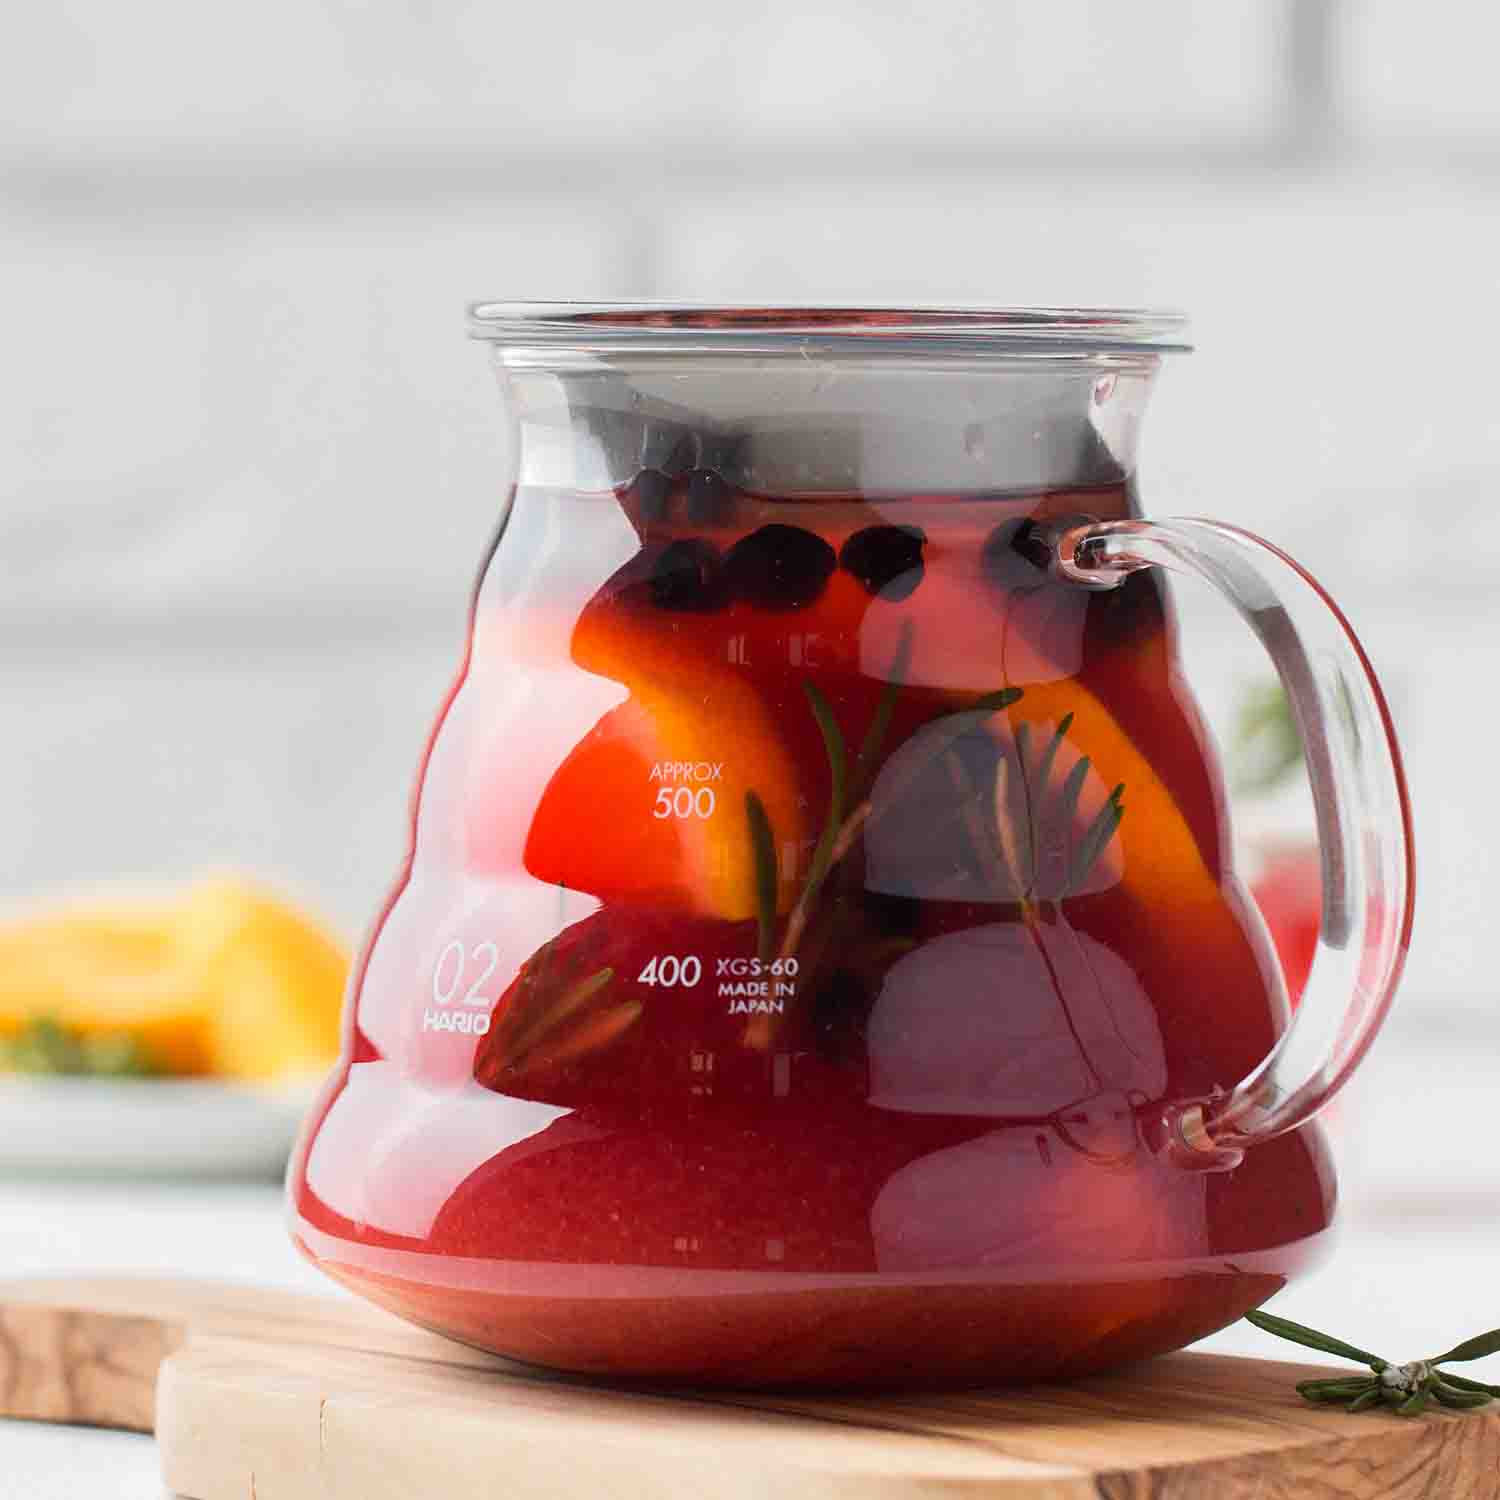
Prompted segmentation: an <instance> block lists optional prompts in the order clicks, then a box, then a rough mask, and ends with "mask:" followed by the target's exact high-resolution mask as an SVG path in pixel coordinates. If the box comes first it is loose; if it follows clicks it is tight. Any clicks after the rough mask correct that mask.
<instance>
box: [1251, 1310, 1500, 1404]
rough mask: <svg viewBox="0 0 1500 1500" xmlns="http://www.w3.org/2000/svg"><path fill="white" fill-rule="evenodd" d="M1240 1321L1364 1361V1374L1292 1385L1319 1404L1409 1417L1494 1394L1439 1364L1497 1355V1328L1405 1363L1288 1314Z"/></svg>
mask: <svg viewBox="0 0 1500 1500" xmlns="http://www.w3.org/2000/svg"><path fill="white" fill-rule="evenodd" d="M1245 1321H1246V1322H1247V1323H1251V1324H1253V1325H1254V1326H1255V1327H1256V1328H1259V1329H1260V1330H1261V1331H1262V1332H1263V1333H1270V1334H1274V1335H1275V1336H1276V1337H1277V1338H1279V1339H1286V1340H1287V1341H1288V1342H1290V1343H1293V1344H1301V1345H1302V1346H1303V1348H1305V1349H1316V1350H1318V1351H1319V1352H1320V1353H1322V1354H1336V1355H1338V1357H1339V1358H1340V1359H1352V1360H1354V1361H1355V1362H1356V1363H1357V1364H1362V1365H1368V1366H1369V1367H1370V1370H1371V1373H1370V1374H1369V1375H1350V1376H1334V1377H1332V1378H1329V1379H1322V1380H1303V1381H1299V1382H1298V1384H1297V1393H1298V1395H1300V1396H1301V1397H1302V1398H1303V1400H1305V1401H1312V1402H1316V1403H1319V1404H1323V1405H1338V1406H1343V1407H1344V1408H1345V1409H1346V1410H1348V1411H1355V1412H1358V1411H1368V1410H1370V1409H1371V1408H1372V1407H1376V1406H1386V1407H1390V1408H1392V1409H1394V1411H1395V1413H1396V1415H1397V1416H1399V1417H1415V1416H1417V1415H1419V1414H1420V1413H1421V1412H1424V1411H1426V1410H1427V1408H1428V1406H1429V1405H1431V1404H1432V1403H1433V1402H1436V1403H1437V1404H1438V1405H1439V1406H1446V1407H1450V1408H1451V1409H1453V1410H1455V1411H1464V1410H1467V1409H1469V1408H1472V1407H1476V1406H1487V1405H1488V1404H1489V1403H1490V1402H1491V1401H1492V1400H1494V1399H1495V1398H1496V1397H1497V1396H1500V1386H1496V1385H1486V1384H1485V1383H1484V1382H1483V1381H1482V1380H1470V1379H1469V1378H1468V1377H1467V1376H1464V1375H1455V1374H1454V1373H1453V1372H1452V1371H1451V1370H1445V1369H1443V1368H1441V1367H1442V1366H1443V1365H1445V1364H1448V1363H1449V1362H1450V1361H1455V1360H1456V1361H1464V1360H1470V1359H1483V1358H1485V1356H1486V1355H1490V1354H1500V1328H1492V1329H1490V1330H1489V1332H1488V1333H1480V1334H1476V1335H1475V1336H1474V1337H1473V1338H1471V1339H1465V1340H1464V1341H1463V1343H1461V1344H1455V1345H1454V1346H1453V1348H1451V1349H1450V1350H1448V1352H1447V1353H1446V1354H1439V1355H1437V1356H1435V1357H1434V1358H1432V1359H1416V1360H1412V1361H1411V1362H1410V1363H1409V1364H1404V1365H1397V1364H1392V1363H1391V1361H1390V1360H1387V1359H1382V1358H1381V1357H1380V1356H1379V1355H1378V1354H1371V1353H1370V1351H1369V1350H1368V1349H1356V1348H1355V1347H1354V1345H1353V1344H1346V1343H1345V1342H1344V1341H1343V1340H1342V1339H1336V1338H1334V1337H1333V1335H1332V1334H1327V1333H1319V1332H1318V1330H1317V1329H1316V1328H1309V1327H1307V1325H1306V1324H1304V1323H1294V1322H1292V1320H1291V1319H1290V1318H1278V1317H1277V1316H1276V1315H1275V1314H1274V1313H1267V1312H1250V1313H1246V1314H1245Z"/></svg>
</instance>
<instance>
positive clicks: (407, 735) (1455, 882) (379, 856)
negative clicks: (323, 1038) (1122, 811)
mask: <svg viewBox="0 0 1500 1500" xmlns="http://www.w3.org/2000/svg"><path fill="white" fill-rule="evenodd" d="M0 24H3V25H4V26H5V28H6V29H7V30H8V31H9V33H10V35H9V38H8V40H7V41H6V42H5V45H3V46H0V92H3V97H4V99H5V110H4V120H3V124H0V223H3V229H0V234H3V245H4V251H5V253H4V270H3V273H0V297H3V328H4V343H3V354H0V360H3V368H4V374H3V380H4V400H3V403H0V455H3V457H0V476H3V484H4V487H5V493H6V504H5V506H4V508H3V513H0V652H3V657H0V694H3V697H0V701H3V703H4V708H5V721H4V722H5V733H4V734H3V735H0V830H3V835H4V840H5V852H6V857H5V859H4V860H3V862H0V896H4V897H7V898H11V899H22V898H28V897H32V896H35V895H38V894H40V893H43V892H45V891H48V890H51V889H53V888H54V887H56V886H58V885H60V884H76V883H79V882H90V881H93V880H97V879H101V878H106V877H111V876H114V875H134V874H138V873H141V872H147V873H150V874H161V875H176V874H184V875H185V874H187V873H189V872H191V871H193V870H196V869H199V868H201V867H203V866H205V865H209V866H222V865H237V866H241V867H246V868H249V869H251V870H255V871H259V872H260V873H262V874H264V875H266V876H269V877H271V878H272V879H274V880H275V881H277V882H278V883H279V884H281V885H283V886H285V887H287V888H289V889H291V890H293V891H295V892H300V893H301V894H303V895H304V896H306V897H308V898H309V899H311V900H312V901H313V902H314V903H315V904H316V905H317V906H319V907H320V908H321V909H322V910H324V911H326V912H328V913H329V914H330V915H331V916H332V917H333V918H334V919H335V921H336V922H338V923H339V924H340V925H341V926H342V927H343V929H344V930H345V932H346V933H347V934H348V935H350V936H351V937H352V936H354V935H355V934H357V932H358V931H359V929H360V928H361V926H362V925H363V923H364V922H365V921H366V919H367V918H368V917H369V915H370V914H371V913H372V912H373V910H374V908H375V905H376V903H377V901H378V899H379V897H380V895H381V894H382V892H383V890H384V888H385V886H386V884H387V883H388V881H389V880H390V879H391V877H392V875H393V874H394V872H395V870H396V867H397V864H398V861H399V858H400V854H401V850H402V844H403V839H404V834H405V815H406V802H407V797H408V794H409V790H410V781H411V776H412V771H413V768H414V765H415V762H416V757H417V754H418V751H419V748H420V746H421V744H422V741H423V738H424V736H425V734H426V731H427V727H428V724H429V721H430V719H431V717H432V714H433V712H434V710H435V708H436V706H437V704H438V702H439V700H440V698H441V695H442V693H443V690H444V688H445V686H446V683H447V681H448V679H449V677H450V675H451V673H452V671H453V670H454V668H455V666H456V664H457V662H458V659H459V653H460V648H461V640H462V625H463V616H464V611H465V607H466V599H467V593H468V589H469V586H470V581H471V577H472V574H473V571H474V569H475V567H476V565H477V563H478V562H479V560H480V558H481V555H482V553H483V551H484V548H485V544H486V541H487V539H488V536H489V534H490V530H491V527H492V524H493V521H494V518H495V515H496V510H497V506H498V504H499V502H500V499H501V495H502V485H503V479H504V473H505V464H504V453H503V449H502V442H503V437H502V430H501V422H500V407H499V401H498V397H497V395H496V392H495V390H494V387H493V383H492V381H491V379H490V376H489V374H488V371H487V368H486V363H485V357H484V354H483V352H482V350H481V349H480V348H479V347H478V346H475V345H470V344H467V343H466V342H465V340H464V337H463V325H462V316H461V315H462V308H463V304H464V302H465V301H466V300H468V299H471V298H478V297H518V298H590V297H601V298H602V297H661V298H673V299H678V298H689V299H710V300H722V301H728V302H742V301H778V300H788V301H794V300H800V299H826V300H838V301H860V300H865V299H874V300H880V301H918V302H920V301H941V300H944V299H957V300H973V301H985V302H998V303H1022V302H1045V303H1099V304H1112V303H1118V304H1127V305H1128V304H1148V305H1149V304H1165V305H1170V306H1178V307H1182V308H1184V309H1186V310H1187V311H1188V312H1190V313H1191V314H1192V316H1193V320H1194V335H1195V338H1196V341H1197V343H1198V346H1199V352H1198V353H1196V354H1194V355H1192V356H1190V357H1187V358H1184V359H1181V360H1179V361H1178V362H1177V363H1175V364H1174V365H1172V367H1171V368H1170V369H1169V370H1168V371H1167V372H1166V374H1165V375H1164V377H1163V379H1162V381H1161V384H1160V388H1159V391H1158V394H1157V397H1156V403H1155V407H1154V410H1153V414H1152V416H1151V418H1150V420H1149V422H1148V424H1147V428H1146V440H1145V450H1144V466H1143V485H1144V492H1145V496H1146V499H1147V503H1148V505H1149V506H1150V507H1151V508H1152V509H1153V510H1155V511H1156V512H1158V513H1161V514H1171V513H1189V514H1194V513H1196V514H1213V515H1217V516H1220V517H1222V518H1224V519H1227V520H1231V521H1234V522H1238V523H1240V524H1243V525H1246V526H1249V527H1251V528H1253V529H1255V530H1258V531H1263V532H1265V533H1267V534H1268V535H1270V536H1271V537H1273V538H1275V539H1276V540H1278V541H1279V542H1281V543H1282V544H1283V545H1285V546H1286V547H1288V548H1289V549H1290V550H1291V551H1293V552H1294V553H1295V554H1297V555H1298V556H1300V557H1301V558H1303V559H1304V560H1305V561H1306V562H1307V564H1308V565H1309V566H1310V567H1311V568H1312V569H1313V570H1314V571H1315V572H1317V573H1319V574H1320V575H1321V576H1322V578H1323V579H1324V581H1325V582H1326V583H1327V584H1328V586H1329V587H1330V588H1331V589H1332V591H1333V592H1334V593H1335V594H1336V595H1337V596H1338V597H1339V598H1340V600H1341V601H1342V602H1343V603H1344V604H1345V605H1346V607H1347V610H1348V612H1349V614H1350V615H1351V616H1352V618H1353V619H1354V621H1355V622H1356V624H1357V626H1358V628H1359V629H1360V630H1361V631H1362V633H1363V634H1364V636H1365V639H1366V641H1367V644H1368V645H1369V647H1370V650H1371V653H1372V655H1373V657H1374V658H1375V660H1376V663H1377V665H1378V667H1379V669H1380V671H1381V672H1382V674H1383V675H1384V677H1385V679H1386V681H1387V685H1388V687H1389V690H1390V693H1391V696H1392V699H1393V703H1394V707H1395V710H1396V713H1397V717H1398V720H1399V723H1400V728H1401V731H1402V734H1403V737H1404V740H1405V744H1406V748H1407V752H1408V755H1409V761H1410V772H1411V780H1412V790H1413V797H1414V800H1415V806H1416V815H1417V822H1418V829H1419V844H1420V884H1421V898H1420V907H1419V920H1418V932H1417V944H1416V948H1415V950H1414V953H1413V958H1412V966H1411V969H1410V979H1409V982H1408V985H1407V990H1406V996H1405V1011H1404V1013H1403V1014H1402V1015H1401V1016H1400V1018H1399V1019H1398V1020H1397V1021H1396V1023H1394V1029H1393V1034H1392V1037H1391V1039H1389V1040H1388V1041H1387V1042H1386V1043H1385V1044H1383V1046H1382V1048H1381V1049H1380V1050H1379V1051H1378V1052H1377V1054H1376V1058H1375V1060H1374V1062H1373V1063H1372V1064H1371V1066H1370V1068H1369V1070H1368V1072H1367V1075H1366V1080H1365V1082H1364V1083H1363V1085H1362V1086H1361V1091H1360V1093H1359V1096H1358V1097H1357V1098H1356V1099H1355V1100H1353V1101H1352V1102H1351V1104H1350V1107H1349V1109H1348V1112H1347V1117H1348V1120H1349V1122H1350V1123H1349V1128H1348V1129H1347V1131H1346V1151H1347V1154H1348V1156H1349V1158H1350V1160H1351V1161H1352V1162H1354V1163H1355V1166H1356V1170H1357V1171H1366V1172H1367V1177H1366V1179H1365V1180H1366V1183H1367V1186H1366V1188H1365V1190H1364V1199H1363V1201H1364V1202H1365V1203H1366V1205H1367V1206H1368V1207H1369V1210H1370V1212H1371V1213H1375V1212H1377V1210H1378V1211H1379V1213H1381V1214H1383V1215H1384V1216H1385V1217H1384V1219H1383V1220H1382V1222H1385V1223H1388V1224H1395V1223H1397V1222H1400V1223H1403V1224H1406V1225H1408V1226H1410V1225H1413V1224H1417V1223H1419V1222H1421V1221H1422V1219H1423V1216H1424V1215H1427V1214H1429V1213H1431V1214H1439V1215H1443V1216H1452V1215H1455V1214H1456V1215H1458V1216H1459V1217H1460V1218H1461V1219H1462V1221H1463V1222H1464V1223H1466V1224H1470V1225H1474V1226H1478V1225H1479V1224H1481V1223H1483V1224H1490V1223H1492V1222H1494V1219H1495V1217H1496V1216H1495V1215H1494V1214H1493V1212H1492V1211H1493V1210H1494V1209H1495V1208H1496V1206H1497V1204H1500V1187H1497V1181H1500V1179H1497V1176H1496V1169H1495V1167H1494V1165H1493V1152H1492V1151H1491V1150H1490V1149H1489V1147H1488V1146H1487V1145H1486V1146H1484V1147H1483V1148H1482V1150H1481V1151H1480V1152H1479V1153H1478V1156H1477V1157H1476V1153H1475V1149H1474V1146H1473V1144H1472V1142H1473V1141H1474V1140H1475V1139H1481V1140H1484V1141H1489V1140H1492V1139H1493V1125H1492V1122H1491V1121H1490V1120H1489V1118H1488V1116H1487V1109H1488V1103H1489V1099H1490V1097H1491V1095H1492V1092H1493V1088H1494V1081H1495V1080H1497V1079H1500V1061H1497V1058H1500V1013H1497V1008H1496V981H1495V977H1494V974H1493V971H1491V970H1490V968H1489V966H1488V963H1487V961H1486V959H1485V954H1486V953H1487V952H1488V939H1489V937H1490V935H1491V932H1492V928H1491V923H1492V921H1493V917H1492V915H1491V912H1492V908H1493V906H1494V905H1495V903H1496V901H1497V898H1500V861H1497V854H1496V851H1497V849H1500V798H1497V797H1495V796H1492V795H1490V794H1489V791H1488V787H1487V784H1486V783H1487V779H1488V775H1489V771H1490V768H1491V765H1492V750H1491V742H1490V741H1489V735H1490V734H1491V733H1493V732H1495V731H1496V729H1497V728H1500V713H1497V710H1496V706H1495V703H1496V700H1495V697H1494V694H1493V691H1492V684H1493V682H1494V681H1495V679H1496V677H1497V675H1500V618H1497V613H1496V608H1495V605H1494V603H1493V589H1494V585H1493V579H1494V577H1495V573H1496V568H1497V564H1500V527H1496V526H1495V525H1494V524H1493V523H1492V522H1491V519H1490V518H1491V513H1492V510H1493V507H1494V505H1495V501H1496V498H1497V494H1500V485H1497V481H1500V416H1497V409H1496V403H1495V398H1494V395H1493V393H1492V392H1491V390H1490V387H1491V385H1492V384H1494V383H1495V380H1496V375H1495V373H1494V364H1495V361H1496V358H1497V356H1496V352H1495V351H1496V350H1497V348H1500V89H1497V87H1496V83H1495V69H1494V56H1495V46H1496V43H1497V42H1500V22H1497V21H1496V20H1495V18H1494V17H1493V16H1492V15H1490V14H1489V13H1488V12H1485V11H1483V10H1482V9H1476V8H1475V7H1473V6H1471V5H1466V4H1461V3H1459V0H1425V3H1423V4H1420V5H1418V4H1416V3H1408V0H1359V3H1356V0H1344V3H1340V0H1277V3H1255V0H1221V3H1219V4H1217V5H1214V6H1212V7H1208V6H1203V5H1195V4H1191V3H1189V0H1157V3H1155V4H1153V5H1149V6H1139V5H1137V6H1127V5H1121V4H1118V3H1110V0H1050V3H1046V4H1041V3H1035V4H1018V3H998V0H983V3H981V0H932V3H930V4H928V5H925V6H921V7H912V6H909V5H900V6H898V5H894V4H888V3H883V0H879V3H877V0H861V3H856V0H812V3H801V4H791V3H787V0H765V3H763V4H761V5H760V6H754V7H753V6H746V5H737V6H726V5H722V4H714V3H711V0H695V3H692V4H687V3H683V0H665V3H656V4H638V5H630V6H619V5H614V6H611V5H605V4H597V3H596V4H584V5H572V6H566V7H557V8H556V9H552V8H549V7H537V6H526V7H521V6H514V5H509V6H508V5H497V4H487V5H481V4H463V3H446V4H445V3H417V0H408V3H405V4H387V5H383V6H368V5H359V4H353V3H349V0H311V3H308V0H304V3H300V4H293V3H291V0H262V3H261V4H259V5H255V6H236V7H228V6H216V5H202V4H199V5H190V4H187V3H184V0H137V3H135V4H133V5H130V6H119V5H117V4H113V3H110V0H57V3H55V4H53V5H50V6H47V7H26V8H25V10H24V14H23V13H22V12H19V11H12V12H10V13H9V15H8V18H7V20H6V21H5V22H4V23H0ZM1184 603H1185V605H1186V606H1187V613H1188V617H1189V621H1190V623H1189V638H1190V642H1191V646H1192V653H1193V656H1194V659H1195V660H1196V661H1198V663H1199V664H1200V669H1201V676H1200V682H1201V686H1202V691H1203V694H1204V697H1205V701H1206V702H1207V703H1208V705H1209V707H1210V709H1211V710H1212V712H1213V713H1214V715H1215V716H1216V718H1218V719H1220V720H1222V718H1223V715H1224V713H1225V712H1226V710H1227V707H1228V704H1229V702H1230V699H1231V697H1232V689H1233V687H1234V685H1235V683H1236V682H1238V681H1240V680H1242V679H1243V678H1244V677H1248V676H1249V675H1251V674H1255V673H1260V672H1261V671H1263V666H1262V663H1261V662H1260V660H1259V659H1258V658H1257V656H1256V653H1255V649H1254V647H1253V646H1252V644H1251V642H1250V640H1249V637H1248V635H1243V634H1241V633H1240V630H1241V628H1240V627H1239V626H1238V625H1236V624H1235V623H1234V622H1233V621H1232V620H1230V619H1229V618H1228V617H1227V616H1226V615H1225V614H1224V613H1222V612H1220V611H1218V610H1217V609H1216V608H1213V607H1209V606H1207V605H1204V604H1201V603H1199V602H1197V601H1195V600H1194V599H1192V598H1187V599H1185V600H1184ZM1440 1094H1441V1095H1442V1096H1443V1097H1445V1098H1446V1099H1447V1100H1448V1101H1449V1102H1450V1104H1451V1106H1452V1108H1453V1109H1454V1110H1456V1111H1457V1118H1458V1121H1459V1129H1460V1130H1461V1131H1464V1130H1467V1131H1471V1132H1473V1134H1472V1135H1470V1136H1469V1137H1467V1139H1466V1140H1463V1139H1460V1140H1459V1141H1458V1142H1457V1143H1455V1142H1453V1141H1450V1142H1449V1143H1448V1144H1446V1145H1440V1144H1437V1143H1436V1139H1435V1137H1434V1136H1433V1135H1432V1134H1431V1133H1430V1132H1428V1131H1427V1130H1425V1129H1421V1128H1417V1127H1416V1126H1415V1124H1414V1122H1413V1118H1412V1115H1413V1110H1414V1107H1415V1108H1416V1109H1419V1110H1420V1109H1424V1108H1426V1107H1427V1106H1429V1105H1432V1104H1434V1103H1436V1102H1438V1100H1439V1096H1440ZM1393 1101H1394V1102H1393ZM1398 1111H1399V1113H1397V1112H1398ZM1361 1164H1364V1165H1363V1166H1362V1165H1361ZM1492 1321H1494V1320H1492ZM1346 1331H1347V1330H1346ZM1468 1331H1471V1330H1469V1329H1467V1328H1459V1329H1457V1330H1455V1332H1457V1333H1464V1332H1468Z"/></svg>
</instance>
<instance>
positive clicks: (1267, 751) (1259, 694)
mask: <svg viewBox="0 0 1500 1500" xmlns="http://www.w3.org/2000/svg"><path fill="white" fill-rule="evenodd" d="M1301 766H1302V740H1301V738H1300V736H1299V735H1298V733H1297V725H1296V722H1295V721H1294V720H1293V718H1292V707H1291V704H1290V703H1288V702H1287V696H1286V690H1285V689H1284V688H1283V687H1282V685H1281V681H1280V679H1279V678H1274V677H1273V678H1270V679H1266V680H1262V681H1260V682H1254V683H1251V684H1250V686H1249V687H1247V688H1246V689H1245V691H1244V693H1243V695H1242V696H1241V698H1240V703H1239V707H1238V709H1237V710H1236V713H1235V719H1234V728H1233V731H1232V733H1231V738H1230V744H1229V767H1230V769H1229V780H1230V783H1231V785H1232V786H1233V787H1234V789H1235V791H1237V792H1243V793H1245V794H1246V795H1249V796H1255V795H1257V794H1262V793H1266V792H1273V791H1275V790H1276V789H1277V788H1278V787H1280V786H1282V785H1284V784H1285V783H1286V782H1287V781H1289V780H1290V779H1291V778H1292V777H1293V776H1295V775H1296V774H1297V772H1298V770H1299V769H1300V768H1301Z"/></svg>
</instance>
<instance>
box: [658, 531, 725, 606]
mask: <svg viewBox="0 0 1500 1500" xmlns="http://www.w3.org/2000/svg"><path fill="white" fill-rule="evenodd" d="M650 582H651V602H652V603H653V604H654V605H655V606H656V607H657V608H658V609H672V610H693V611H696V612H699V613H706V612H707V611H709V610H713V609H721V608H722V607H723V606H724V605H725V604H727V603H728V602H729V590H728V589H727V588H726V586H725V573H724V563H723V560H722V559H721V558H720V556H719V550H718V548H717V547H713V546H711V545H710V544H709V543H708V542H703V541H699V540H698V539H697V538H688V539H687V540H685V541H680V542H673V543H671V545H670V546H667V547H664V548H663V549H662V551H661V553H660V554H659V555H658V556H657V558H656V561H655V563H654V564H653V565H652V568H651V579H650Z"/></svg>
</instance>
